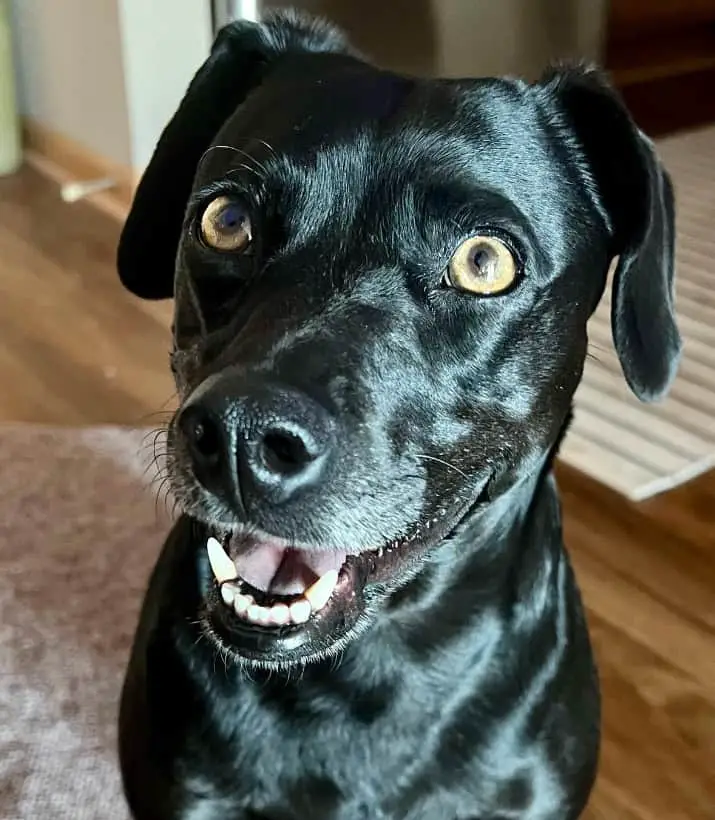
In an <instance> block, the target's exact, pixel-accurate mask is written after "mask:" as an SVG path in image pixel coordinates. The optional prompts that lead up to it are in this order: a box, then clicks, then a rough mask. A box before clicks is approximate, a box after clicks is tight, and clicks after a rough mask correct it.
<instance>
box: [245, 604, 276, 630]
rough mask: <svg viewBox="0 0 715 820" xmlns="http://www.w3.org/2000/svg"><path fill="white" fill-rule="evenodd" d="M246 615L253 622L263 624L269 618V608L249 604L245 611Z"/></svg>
mask: <svg viewBox="0 0 715 820" xmlns="http://www.w3.org/2000/svg"><path fill="white" fill-rule="evenodd" d="M246 617H247V618H248V620H249V621H251V622H252V623H254V624H260V625H264V626H265V624H267V623H268V619H269V618H270V609H266V607H264V606H258V604H251V606H249V607H248V611H247V612H246Z"/></svg>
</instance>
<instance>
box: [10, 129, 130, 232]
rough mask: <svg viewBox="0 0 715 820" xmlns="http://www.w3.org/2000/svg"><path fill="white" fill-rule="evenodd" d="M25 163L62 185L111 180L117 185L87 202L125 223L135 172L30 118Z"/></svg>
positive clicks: (24, 143)
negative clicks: (94, 180) (106, 178)
mask: <svg viewBox="0 0 715 820" xmlns="http://www.w3.org/2000/svg"><path fill="white" fill-rule="evenodd" d="M22 132H23V145H24V152H25V159H26V161H27V163H28V164H29V165H31V166H32V167H33V168H35V169H36V170H37V171H39V172H40V173H41V174H43V175H44V176H46V177H48V178H50V179H52V180H53V181H54V182H57V183H58V184H60V185H62V184H64V183H66V182H78V181H84V180H92V179H102V178H105V177H109V178H111V179H113V180H114V181H115V183H116V184H115V185H114V187H112V188H109V189H108V190H105V191H101V192H99V193H96V194H91V195H90V196H88V197H86V199H85V200H84V201H86V202H88V203H90V204H92V205H94V206H95V207H97V208H99V209H101V210H102V211H104V212H106V213H108V214H110V215H111V216H113V217H115V218H116V219H120V220H122V221H123V220H124V219H125V218H126V215H127V213H128V212H129V207H130V205H131V202H132V198H133V196H134V190H135V188H136V176H135V174H134V173H133V171H132V169H131V168H129V167H127V166H125V165H121V164H119V163H117V162H113V161H112V160H110V159H107V158H106V157H102V156H100V155H99V154H96V153H94V152H93V151H92V150H90V149H89V148H87V147H86V146H84V145H82V144H81V143H79V142H77V141H75V140H73V139H71V138H69V137H66V136H64V134H59V133H57V132H56V131H53V130H52V129H50V128H47V126H45V125H43V124H41V123H39V122H36V121H35V120H33V119H31V118H29V117H26V118H24V119H23V121H22Z"/></svg>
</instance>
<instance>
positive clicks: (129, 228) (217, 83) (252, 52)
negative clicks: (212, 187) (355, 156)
mask: <svg viewBox="0 0 715 820" xmlns="http://www.w3.org/2000/svg"><path fill="white" fill-rule="evenodd" d="M296 51H303V52H333V53H343V54H347V53H354V52H352V51H351V49H350V47H349V45H348V44H347V42H346V40H345V38H344V37H343V35H342V33H341V32H340V31H339V30H337V29H335V28H333V27H331V26H329V25H328V24H327V23H324V22H323V21H320V20H315V19H312V18H308V17H306V16H303V15H299V14H296V13H295V12H279V13H275V14H273V15H271V16H270V17H267V18H266V20H265V21H264V22H262V23H253V22H249V21H245V20H243V21H237V22H235V23H230V24H229V25H227V26H225V27H224V28H223V29H221V31H220V32H219V34H218V36H217V37H216V41H215V42H214V45H213V47H212V49H211V54H210V56H209V57H208V59H207V60H206V62H205V63H204V64H203V66H202V67H201V68H200V69H199V70H198V72H197V73H196V76H195V77H194V79H193V80H192V81H191V84H190V85H189V88H188V91H187V92H186V95H185V96H184V98H183V100H182V101H181V104H180V105H179V108H178V110H177V111H176V113H175V114H174V116H173V118H172V119H171V121H170V122H169V124H168V125H167V126H166V128H165V129H164V132H163V133H162V135H161V137H160V138H159V141H158V143H157V146H156V149H155V151H154V154H153V156H152V158H151V160H150V162H149V164H148V166H147V168H146V170H145V171H144V174H143V176H142V178H141V181H140V182H139V185H138V187H137V191H136V194H135V196H134V201H133V203H132V207H131V210H130V212H129V215H128V217H127V220H126V222H125V224H124V227H123V229H122V233H121V236H120V239H119V246H118V249H117V267H118V270H119V277H120V279H121V281H122V283H123V284H124V286H125V287H126V288H127V289H128V290H130V291H131V292H132V293H134V294H135V295H137V296H140V297H142V298H144V299H166V298H169V297H171V296H172V295H173V289H174V265H175V257H176V252H177V248H178V244H179V239H180V236H181V229H182V223H183V219H184V211H185V209H186V205H187V202H188V199H189V195H190V193H191V186H192V184H193V180H194V174H195V172H196V168H197V165H198V163H199V161H200V159H201V156H202V155H203V153H204V152H205V151H206V149H207V148H208V146H209V145H210V143H211V140H212V139H213V138H214V137H215V136H216V134H217V133H218V131H219V130H220V128H221V126H222V125H223V124H224V122H225V121H226V120H227V119H228V117H229V116H230V115H231V114H232V113H233V112H234V110H235V109H236V107H237V106H238V105H240V103H242V102H243V101H244V99H245V98H246V97H247V96H248V94H249V92H250V91H251V90H252V89H254V88H255V87H256V86H258V85H259V84H260V83H261V81H262V79H263V78H264V77H265V76H266V74H267V72H268V71H269V70H270V68H271V66H272V65H274V64H275V62H276V61H277V60H278V59H279V58H280V57H281V56H282V55H284V54H286V53H289V52H296Z"/></svg>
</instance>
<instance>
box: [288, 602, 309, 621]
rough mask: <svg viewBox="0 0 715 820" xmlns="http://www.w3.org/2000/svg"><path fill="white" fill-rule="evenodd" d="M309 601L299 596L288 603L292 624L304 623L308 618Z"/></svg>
mask: <svg viewBox="0 0 715 820" xmlns="http://www.w3.org/2000/svg"><path fill="white" fill-rule="evenodd" d="M310 612H311V607H310V601H308V600H306V599H305V598H301V599H300V600H299V601H296V602H295V603H292V604H291V605H290V619H291V621H293V623H294V624H304V623H305V622H306V621H307V620H308V619H309V618H310Z"/></svg>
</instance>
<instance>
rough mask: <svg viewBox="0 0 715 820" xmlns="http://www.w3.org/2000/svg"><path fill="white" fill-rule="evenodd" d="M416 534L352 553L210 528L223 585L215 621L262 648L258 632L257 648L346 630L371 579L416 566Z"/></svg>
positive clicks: (230, 638) (212, 555)
mask: <svg viewBox="0 0 715 820" xmlns="http://www.w3.org/2000/svg"><path fill="white" fill-rule="evenodd" d="M217 536H218V537H217ZM412 540H414V537H413V538H405V539H403V540H401V541H394V542H390V543H389V544H387V545H385V546H383V547H380V548H378V549H375V550H370V551H363V552H354V553H350V552H348V551H346V550H338V549H335V550H329V549H321V550H317V549H307V548H301V547H296V546H293V545H291V544H289V542H287V541H284V540H283V539H279V538H275V537H272V536H268V535H265V534H260V535H258V534H256V533H254V532H251V531H239V532H237V533H230V534H226V535H219V534H218V533H217V534H214V535H209V536H208V538H207V541H206V552H207V555H208V561H209V564H210V566H211V572H212V574H213V578H214V581H215V590H216V592H217V596H216V598H217V600H216V601H215V604H216V606H215V607H214V612H213V615H214V616H215V618H214V619H213V621H214V623H213V624H212V625H213V626H214V628H215V629H216V631H218V632H219V634H220V636H221V637H222V639H223V640H224V641H225V642H227V643H230V644H235V643H237V642H238V643H241V641H237V640H236V639H237V638H245V637H246V636H249V635H250V636H251V637H252V638H254V641H253V642H252V643H253V644H254V646H253V648H254V649H258V648H259V647H258V645H256V641H255V638H256V637H257V636H258V637H261V636H262V640H261V641H259V642H258V643H260V650H261V651H260V653H259V654H262V653H263V652H264V651H268V650H270V649H275V648H276V646H277V645H278V644H283V643H285V641H284V639H288V640H287V643H288V644H290V645H291V648H292V647H297V646H298V645H299V644H302V643H304V642H305V641H303V640H297V639H296V634H297V633H303V632H306V633H311V632H312V633H313V635H312V637H315V636H316V634H317V633H318V632H320V633H323V634H325V633H327V632H330V633H334V632H335V631H336V630H338V631H341V632H347V631H349V629H350V628H351V626H353V625H354V623H355V622H356V621H357V620H358V617H359V615H360V613H361V612H362V610H363V609H364V591H365V586H366V585H367V584H368V583H380V582H383V583H384V582H389V581H390V580H392V579H394V578H395V577H396V576H398V575H399V574H400V573H401V571H403V570H404V569H405V568H406V567H407V566H409V565H410V563H411V562H412V561H411V559H412V550H411V549H410V546H409V545H410V543H411V541H412ZM216 621H218V624H217V623H216ZM219 625H221V626H223V629H221V628H220V627H219V628H217V626H219ZM226 633H228V635H227V634H226ZM291 638H292V640H290V639H291ZM306 640H307V638H306ZM242 648H247V647H242ZM285 648H288V647H285Z"/></svg>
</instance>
